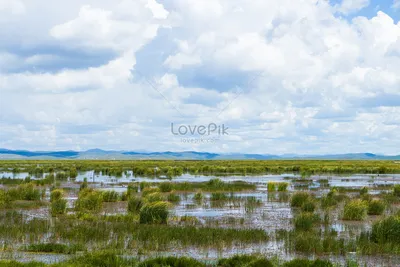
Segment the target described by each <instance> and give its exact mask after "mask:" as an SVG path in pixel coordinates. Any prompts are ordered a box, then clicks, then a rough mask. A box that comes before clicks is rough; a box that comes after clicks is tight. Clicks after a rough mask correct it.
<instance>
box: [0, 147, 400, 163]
mask: <svg viewBox="0 0 400 267" xmlns="http://www.w3.org/2000/svg"><path fill="white" fill-rule="evenodd" d="M1 159H115V160H117V159H121V160H123V159H126V160H128V159H132V160H133V159H137V160H139V159H173V160H219V159H220V160H245V159H254V160H272V159H326V160H329V159H345V160H357V159H358V160H400V155H395V156H386V155H377V154H373V153H349V154H333V155H298V154H284V155H272V154H242V153H209V152H196V151H182V152H171V151H165V152H145V151H117V150H102V149H98V148H96V149H89V150H86V151H72V150H68V151H28V150H10V149H4V148H0V160H1Z"/></svg>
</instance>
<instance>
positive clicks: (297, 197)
mask: <svg viewBox="0 0 400 267" xmlns="http://www.w3.org/2000/svg"><path fill="white" fill-rule="evenodd" d="M310 200H312V197H311V195H310V194H309V193H308V192H303V191H300V192H295V193H294V194H293V196H292V198H291V200H290V205H291V206H292V207H295V208H301V206H303V205H304V203H306V202H308V201H310Z"/></svg>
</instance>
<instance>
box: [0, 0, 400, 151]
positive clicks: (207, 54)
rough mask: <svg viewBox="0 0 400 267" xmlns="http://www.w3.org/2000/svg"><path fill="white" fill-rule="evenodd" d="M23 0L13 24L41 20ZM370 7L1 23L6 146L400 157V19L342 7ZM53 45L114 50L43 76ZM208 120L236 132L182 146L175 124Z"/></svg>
mask: <svg viewBox="0 0 400 267" xmlns="http://www.w3.org/2000/svg"><path fill="white" fill-rule="evenodd" d="M37 1H38V2H40V1H41V0H37ZM0 3H2V2H0ZM20 3H21V4H22V5H23V6H24V12H25V13H24V14H25V16H13V18H11V17H10V18H7V19H8V20H13V21H14V22H15V24H16V25H18V24H26V23H27V22H28V21H30V20H31V18H32V17H34V16H37V14H36V13H35V12H34V11H35V5H34V4H32V2H30V1H20ZM368 4H369V1H363V0H359V1H346V0H343V1H342V2H341V3H340V4H338V5H332V4H330V3H329V2H328V1H318V0H307V1H293V0H279V1H278V0H276V1H275V0H274V1H268V2H266V1H246V0H215V1H194V0H185V1H184V0H172V1H168V3H167V2H164V1H155V0H140V1H133V0H123V1H117V2H116V3H115V4H112V5H111V4H110V3H109V2H108V1H84V3H82V2H81V1H72V2H71V3H70V4H68V5H67V4H65V9H66V12H65V14H63V15H60V16H58V17H57V16H54V17H49V18H48V19H47V21H42V22H41V23H40V25H39V24H37V25H36V26H35V24H34V23H28V24H29V27H31V28H30V30H29V32H31V31H33V30H34V29H35V27H36V29H37V32H38V34H37V37H36V38H34V37H33V36H31V35H29V34H28V33H27V34H25V35H26V36H27V37H26V38H27V39H28V40H29V42H28V43H26V44H23V42H22V40H23V36H22V35H21V36H20V37H19V36H18V35H17V34H12V33H11V30H10V27H7V26H6V24H4V23H0V26H1V28H0V30H1V32H0V33H2V32H3V31H4V35H3V36H10V38H8V39H7V42H9V43H6V42H5V43H3V44H2V45H1V46H2V47H3V48H2V49H1V50H0V51H2V52H0V94H1V97H0V127H1V135H0V147H7V148H24V149H42V150H43V149H49V150H53V149H76V148H79V149H87V148H93V147H100V148H104V149H125V150H129V149H132V150H134V149H145V150H157V151H160V150H191V149H193V150H203V151H215V152H255V153H314V154H315V153H342V152H366V151H371V152H376V153H388V154H394V153H398V151H396V147H399V146H400V143H399V140H398V138H395V135H396V134H395V133H396V132H398V130H399V127H400V103H399V102H398V100H399V97H400V91H399V88H400V79H399V77H400V50H399V47H400V46H399V40H400V24H399V23H398V22H396V21H395V20H394V18H392V17H391V16H390V15H388V14H389V13H388V12H385V11H384V10H380V11H378V12H377V13H376V15H375V16H373V17H372V18H367V17H364V16H361V15H360V16H355V17H354V18H353V19H351V20H349V19H348V18H346V17H341V16H338V15H337V12H340V13H342V15H347V14H357V11H358V10H360V9H362V8H368ZM3 6H5V5H3ZM3 6H2V5H1V4H0V12H1V10H2V8H1V7H3ZM10 8H11V7H9V6H7V9H10ZM36 8H37V7H36ZM3 9H4V8H3ZM0 22H1V21H0ZM20 40H21V45H20V46H19V47H18V49H15V46H13V45H12V44H15V43H19V41H20ZM10 47H14V49H11V48H10ZM27 47H28V48H29V49H28V48H27ZM49 47H50V48H51V47H61V48H62V49H63V51H73V52H74V53H76V54H79V55H82V57H86V56H89V55H102V54H107V55H110V56H111V57H112V58H110V59H107V60H106V61H105V62H102V63H99V64H97V65H93V66H87V67H84V68H74V67H68V66H66V67H61V68H57V69H55V70H51V69H50V70H48V69H45V70H40V71H35V70H34V69H33V67H34V66H38V65H40V64H44V63H45V62H54V61H57V60H59V62H64V61H62V60H61V59H63V58H65V55H61V54H60V53H58V52H57V51H58V50H52V49H49ZM27 51H28V52H27ZM210 122H214V123H217V124H225V125H227V126H228V127H229V128H230V134H229V136H225V137H224V136H221V137H220V140H219V141H218V142H216V143H213V144H187V143H186V144H185V143H182V142H181V141H180V139H179V138H176V137H175V136H173V135H172V134H171V133H170V124H171V123H176V124H180V123H181V124H191V125H195V124H197V125H199V124H207V123H210Z"/></svg>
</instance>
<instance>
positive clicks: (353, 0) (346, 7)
mask: <svg viewBox="0 0 400 267" xmlns="http://www.w3.org/2000/svg"><path fill="white" fill-rule="evenodd" d="M369 3H370V2H369V0H342V3H341V4H340V5H338V6H337V9H338V11H339V12H341V13H343V14H350V13H354V12H356V11H358V10H360V9H362V8H365V7H367V6H368V5H369Z"/></svg>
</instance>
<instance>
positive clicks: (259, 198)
mask: <svg viewBox="0 0 400 267" xmlns="http://www.w3.org/2000/svg"><path fill="white" fill-rule="evenodd" d="M45 175H46V174H44V176H45ZM27 176H29V174H28V173H23V172H22V173H11V172H7V171H2V172H0V178H11V179H25V178H26V177H27ZM42 177H43V176H42ZM42 177H31V178H32V179H41V178H42ZM215 178H216V177H215V176H204V175H197V176H196V175H190V174H183V175H182V176H178V177H174V178H171V179H167V178H164V177H154V178H151V177H139V176H135V175H134V174H133V173H132V172H131V171H128V172H125V173H123V175H122V176H121V177H116V176H108V175H102V174H101V173H97V174H96V173H95V172H94V171H87V172H81V173H79V174H78V176H77V177H76V178H75V179H68V180H66V181H59V182H60V183H61V185H60V187H62V188H64V189H66V192H67V196H66V199H67V200H68V207H70V208H72V207H73V204H74V201H75V200H76V199H77V197H78V188H79V184H80V183H81V182H83V181H84V180H85V179H87V181H88V182H89V186H90V187H93V188H97V189H99V190H113V191H116V192H119V193H122V192H125V191H126V190H127V184H128V183H132V182H138V183H140V182H147V183H163V182H173V183H184V182H207V181H209V180H211V179H215ZM303 178H304V177H303ZM218 179H220V180H222V181H224V182H234V181H245V182H247V183H252V184H255V185H256V189H255V190H249V191H244V192H232V193H227V194H228V195H229V196H230V200H228V201H224V202H222V203H215V202H213V201H212V200H211V193H204V200H203V201H202V202H201V203H199V202H198V201H196V200H195V199H194V193H193V192H176V193H177V195H179V197H180V201H179V202H177V203H175V204H174V205H173V206H172V207H171V208H170V212H171V215H172V218H173V219H172V220H170V222H169V224H172V225H173V224H176V225H180V224H185V225H187V224H188V223H189V224H193V225H195V226H210V227H221V228H238V229H243V228H254V229H262V230H264V231H266V232H267V233H269V234H271V235H273V234H274V233H275V231H277V230H281V229H285V230H290V229H292V228H293V225H292V220H293V217H294V215H295V211H293V209H292V208H291V207H290V203H289V202H288V199H289V195H290V193H291V192H293V191H294V190H296V189H298V188H301V189H305V190H309V191H311V192H313V193H314V194H315V195H317V196H318V195H321V194H323V193H326V192H328V191H329V189H330V188H331V187H338V188H340V187H341V188H346V189H349V193H348V194H352V191H351V190H352V189H360V188H362V187H368V188H369V189H370V194H379V193H381V192H385V191H387V188H389V187H390V185H393V184H399V183H400V174H381V175H377V174H351V175H346V176H338V175H312V176H309V177H307V178H306V179H301V176H300V175H299V174H294V173H285V174H280V175H277V174H266V175H252V176H235V175H227V176H218ZM271 181H272V182H287V183H288V184H289V187H288V192H268V190H267V183H268V182H271ZM46 195H47V197H48V196H49V191H47V193H46ZM249 200H251V201H252V202H254V203H257V204H256V205H253V206H251V205H250V206H251V207H250V206H249V205H248V204H247V202H248V201H249ZM126 210H127V203H126V202H111V203H105V205H104V207H103V210H102V213H103V214H107V215H113V214H124V213H126ZM20 211H21V212H22V213H23V214H24V216H26V219H31V218H41V219H44V218H47V219H49V220H51V216H50V215H49V208H48V207H40V208H35V209H21V210H20ZM332 216H333V218H334V220H333V221H334V222H333V223H332V224H331V225H330V226H329V227H330V228H331V229H332V230H334V231H336V232H337V233H338V235H339V236H343V237H345V238H350V239H351V238H354V236H355V235H356V234H359V233H360V232H362V231H365V230H368V229H370V228H371V225H372V222H373V221H374V220H376V217H374V216H369V217H368V219H367V220H364V221H360V222H355V221H343V220H341V219H340V216H339V214H338V213H335V212H333V214H332ZM182 218H186V220H182ZM188 218H189V219H190V220H188ZM43 238H44V239H45V237H43ZM237 253H261V254H263V255H267V256H280V257H283V258H285V259H291V258H294V257H297V256H299V254H298V253H293V252H291V251H288V250H287V249H286V248H285V246H284V243H283V242H282V241H280V240H276V239H274V238H271V239H270V240H269V241H268V242H262V243H257V244H251V245H248V244H246V245H241V244H236V245H235V244H233V245H231V246H227V247H222V248H202V249H199V248H194V247H193V248H187V247H186V248H180V247H179V246H178V247H175V248H174V249H173V250H172V251H157V252H154V253H153V254H152V256H154V255H170V254H173V255H179V256H181V255H185V256H191V257H194V258H199V259H203V260H215V259H217V258H218V257H221V256H223V257H227V256H231V255H234V254H237ZM134 256H135V255H134ZM300 256H304V255H301V254H300ZM68 257H70V256H69V255H63V254H46V253H28V252H21V251H9V252H1V254H0V258H3V259H17V260H20V261H31V260H38V261H43V262H47V263H53V262H58V261H62V260H65V259H66V258H68ZM322 257H326V258H329V259H332V260H334V261H336V262H342V263H344V262H345V261H346V260H347V259H348V258H349V257H350V258H354V259H357V260H358V261H359V262H361V263H365V264H366V266H400V257H398V256H390V255H387V256H361V255H358V254H356V252H355V251H354V252H353V253H352V252H350V253H349V254H348V255H346V256H323V255H322Z"/></svg>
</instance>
